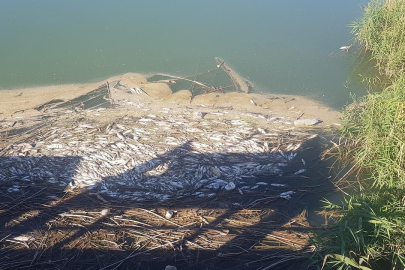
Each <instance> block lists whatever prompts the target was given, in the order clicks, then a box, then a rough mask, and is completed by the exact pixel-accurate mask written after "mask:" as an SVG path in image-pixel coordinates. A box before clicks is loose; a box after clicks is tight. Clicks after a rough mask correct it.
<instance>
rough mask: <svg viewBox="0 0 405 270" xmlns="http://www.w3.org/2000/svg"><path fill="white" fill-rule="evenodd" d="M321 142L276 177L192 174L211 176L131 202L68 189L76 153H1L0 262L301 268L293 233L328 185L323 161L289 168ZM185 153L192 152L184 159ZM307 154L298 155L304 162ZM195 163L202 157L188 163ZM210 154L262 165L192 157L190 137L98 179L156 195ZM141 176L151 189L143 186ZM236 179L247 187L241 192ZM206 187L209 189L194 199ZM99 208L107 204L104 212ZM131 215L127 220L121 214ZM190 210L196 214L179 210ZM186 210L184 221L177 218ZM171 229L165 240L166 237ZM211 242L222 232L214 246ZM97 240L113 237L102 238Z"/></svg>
mask: <svg viewBox="0 0 405 270" xmlns="http://www.w3.org/2000/svg"><path fill="white" fill-rule="evenodd" d="M319 140H320V139H315V140H314V141H310V142H307V143H304V144H303V145H302V147H301V149H303V151H302V152H298V155H297V157H296V158H295V160H293V161H292V162H290V163H289V166H288V169H287V170H284V173H283V175H279V174H276V173H274V172H273V171H269V172H268V173H261V174H252V175H249V177H244V178H243V180H241V181H235V182H236V183H237V188H235V189H233V190H230V191H226V190H225V189H224V186H220V187H219V188H214V189H212V188H211V189H209V188H207V185H209V184H210V183H211V182H215V181H216V180H217V179H220V178H221V176H218V177H216V178H215V177H214V178H213V177H211V180H210V181H211V182H210V181H208V182H206V183H205V184H204V185H197V186H196V185H195V184H196V183H198V181H199V180H201V179H203V178H208V179H209V176H210V175H204V174H203V175H198V177H197V178H196V179H197V180H196V181H195V182H187V183H185V184H184V185H182V186H181V187H175V188H173V189H171V190H170V192H169V193H170V196H167V197H163V198H162V197H148V198H146V199H144V200H140V201H137V202H134V201H131V200H127V199H126V198H127V197H125V196H124V197H119V196H118V197H109V196H108V193H103V192H102V189H101V187H100V183H97V184H96V185H94V186H91V187H89V188H88V189H83V190H77V191H74V192H66V187H68V186H69V183H70V182H72V181H73V180H74V176H75V173H76V170H75V169H76V167H77V166H78V164H80V161H81V160H82V157H75V156H72V157H40V158H35V157H20V156H15V157H0V165H1V169H0V177H1V179H0V180H1V181H2V182H1V186H0V192H1V193H0V198H1V209H0V211H1V212H0V224H2V225H1V228H0V239H1V244H2V247H1V249H0V268H1V269H20V268H26V269H27V268H28V269H30V268H33V269H36V268H38V269H39V268H40V269H62V268H63V269H65V268H66V269H75V268H78V269H164V266H165V265H167V264H172V265H176V267H177V269H230V268H232V269H257V268H259V267H263V266H265V265H271V263H275V262H279V261H280V260H285V261H284V262H283V261H281V262H279V263H277V264H276V265H275V267H278V269H288V268H286V267H287V266H291V265H294V264H293V263H298V265H299V266H297V264H296V268H293V269H298V268H299V267H301V266H302V265H303V262H302V261H300V259H302V257H300V256H298V255H297V254H298V253H296V252H301V251H303V250H304V249H305V248H307V242H306V241H305V239H302V241H300V239H301V238H305V236H306V235H307V234H308V233H309V232H310V230H311V229H312V228H311V226H309V224H308V222H307V221H306V218H305V212H306V211H307V210H308V207H307V206H308V202H310V201H315V200H318V201H319V199H321V198H322V196H323V195H324V193H321V192H323V191H325V190H332V188H333V186H332V184H331V183H330V181H328V180H326V179H325V177H324V176H323V175H324V172H320V171H318V169H319V170H321V169H322V168H323V166H325V165H324V164H322V163H318V164H317V165H316V166H315V167H312V168H309V167H307V168H308V170H307V172H306V173H305V174H304V175H302V174H296V172H297V171H298V170H299V169H301V168H302V167H303V164H302V161H301V158H302V157H304V156H305V155H306V154H307V153H308V148H310V150H311V151H310V153H311V154H310V157H319V156H320V151H322V147H321V146H320V141H319ZM306 150H307V151H306ZM218 155H219V156H218ZM190 156H192V157H193V159H189V161H188V159H187V158H190ZM310 157H307V156H305V158H306V159H307V160H308V161H309V159H308V158H310ZM267 158H268V160H262V161H263V162H268V161H269V160H271V161H274V162H277V157H276V156H275V154H272V153H269V154H268V156H267ZM195 160H197V161H199V163H198V164H195ZM212 161H215V162H216V163H215V165H216V166H222V165H225V164H227V165H228V166H232V165H235V164H240V163H241V162H253V161H256V162H258V161H259V163H260V162H261V160H260V159H258V155H257V153H243V154H240V153H228V154H227V155H223V154H221V153H203V154H196V153H194V152H193V146H192V141H188V142H186V143H184V144H183V145H180V146H179V147H176V148H174V149H173V150H170V151H168V152H166V153H164V154H162V155H159V156H158V157H156V158H153V159H150V160H149V161H147V162H146V163H143V164H140V165H137V166H135V167H133V168H132V169H130V170H127V171H126V172H124V173H123V174H120V175H116V176H109V177H105V178H103V179H102V182H104V183H110V184H111V183H115V182H118V181H119V180H120V179H131V178H134V179H138V180H137V181H138V183H139V185H137V186H134V187H122V186H116V187H115V186H113V185H110V187H111V188H112V189H114V192H117V191H120V192H121V193H122V194H127V195H128V194H140V193H146V192H151V190H152V191H156V192H158V191H159V192H162V187H163V186H164V185H163V184H165V183H164V182H165V181H166V182H167V181H170V179H172V180H173V181H175V180H176V179H175V177H174V176H175V175H178V171H179V170H185V169H186V171H188V172H187V173H190V174H195V171H193V170H198V168H199V166H202V165H204V164H205V163H206V162H212ZM162 164H166V165H168V166H167V170H166V171H164V172H163V173H161V174H160V175H150V174H149V172H150V171H152V170H153V169H155V168H157V167H158V166H160V165H162ZM176 177H177V176H176ZM226 180H227V181H231V179H226ZM148 181H149V182H155V183H156V186H155V187H151V186H150V185H146V184H145V183H147V182H148ZM159 181H161V182H159ZM61 183H62V184H61ZM257 183H262V184H261V185H257ZM142 184H145V186H142ZM272 184H274V185H272ZM283 185H284V186H283ZM243 186H247V187H249V188H246V189H242V187H243ZM122 189H126V190H124V191H123V190H122ZM125 191H128V192H129V193H128V192H127V193H125ZM288 191H291V192H294V193H291V195H290V196H291V197H290V198H289V197H288V196H280V194H282V193H283V192H288ZM207 193H209V194H211V195H210V196H202V197H201V196H200V195H201V194H207ZM212 194H213V195H212ZM179 197H180V198H179ZM154 198H155V199H154ZM156 198H159V199H160V200H157V199H156ZM161 199H163V200H161ZM103 209H105V210H108V211H106V212H105V213H103V212H102V210H103ZM165 209H169V210H172V211H174V213H175V215H174V218H173V219H166V218H165V217H164V216H165V213H164V210H165ZM131 211H132V212H131ZM187 211H188V212H187ZM96 212H98V213H96ZM130 212H131V213H132V214H133V215H132V216H131V220H130V221H131V222H132V223H131V222H128V219H129V218H126V217H127V216H128V215H129V214H128V213H130ZM141 212H142V213H144V215H140V214H139V213H141ZM191 212H192V213H193V215H194V216H191V217H190V216H187V215H185V214H184V213H191ZM78 213H79V214H78ZM134 213H135V214H134ZM145 213H146V214H145ZM183 214H184V220H185V221H184V220H182V219H181V218H182V215H183ZM69 215H72V216H69ZM75 215H77V216H75ZM137 215H138V216H137ZM250 217H251V218H250ZM69 218H73V221H72V220H70V219H69ZM135 218H136V219H135ZM125 219H127V221H123V220H125ZM152 219H153V221H152ZM187 219H189V220H190V221H191V223H187ZM133 221H136V222H137V223H134V222H133ZM134 224H135V225H134ZM139 224H146V225H148V226H146V227H145V225H142V226H143V227H142V226H141V227H142V228H141V229H139V231H134V228H140V225H139ZM134 226H135V227H134ZM136 226H138V227H136ZM137 230H138V229H137ZM165 230H166V231H167V233H164V234H163V233H162V232H161V231H165ZM145 231H146V232H153V234H151V235H150V236H147V237H146V238H148V237H149V238H148V239H147V240H139V239H141V236H140V234H141V233H145ZM177 231H182V232H183V231H185V232H184V233H183V234H182V236H181V237H180V236H176V232H177ZM156 232H159V233H156ZM130 233H132V234H136V236H133V235H130ZM92 234H98V237H99V240H100V241H99V242H97V243H96V242H92V241H91V240H90V243H89V245H87V244H86V243H87V242H88V241H89V240H88V239H89V237H90V236H89V235H92ZM168 235H170V237H172V238H171V239H172V240H170V241H169V240H167V239H168V238H167V237H168ZM163 236H164V237H163ZM21 237H28V240H27V239H22V238H21ZM207 237H210V238H207ZM104 238H105V239H104ZM110 239H116V242H114V241H112V240H110ZM215 239H219V240H218V241H217V242H218V244H215V243H216V240H215ZM103 241H105V242H106V243H107V242H110V243H111V244H112V242H114V243H115V244H112V245H102V244H100V243H102V242H103ZM209 242H210V243H209ZM103 243H104V242H103ZM139 243H142V244H139ZM148 243H154V246H155V247H156V246H159V244H160V248H154V249H151V248H150V247H149V246H148V245H147V244H148ZM143 244H144V245H143ZM89 247H90V248H89ZM213 247H214V248H213ZM286 254H289V255H286ZM291 254H294V255H291ZM286 256H290V259H291V260H288V259H286ZM294 256H295V257H294ZM305 263H308V261H305V262H304V264H305ZM272 269H277V268H272Z"/></svg>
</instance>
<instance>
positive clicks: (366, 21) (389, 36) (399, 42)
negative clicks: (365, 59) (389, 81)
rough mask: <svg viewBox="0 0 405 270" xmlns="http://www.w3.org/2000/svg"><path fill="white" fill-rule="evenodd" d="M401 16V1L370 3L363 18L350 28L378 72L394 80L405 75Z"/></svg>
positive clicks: (403, 7) (404, 5)
mask: <svg viewBox="0 0 405 270" xmlns="http://www.w3.org/2000/svg"><path fill="white" fill-rule="evenodd" d="M404 14H405V1H404V0H386V1H381V0H372V1H371V2H370V3H369V4H368V5H367V6H366V7H365V8H364V14H363V16H362V18H361V19H360V20H358V21H356V22H354V23H353V25H352V27H353V28H352V29H353V30H352V33H354V34H355V35H356V39H357V41H359V42H360V44H361V45H362V46H364V48H365V49H366V50H369V51H371V53H372V54H373V57H374V58H375V59H376V60H377V65H378V67H379V69H380V72H381V73H383V74H385V75H387V76H389V77H393V78H398V77H400V76H401V75H402V74H403V73H404V71H405V16H404Z"/></svg>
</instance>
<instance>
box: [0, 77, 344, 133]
mask: <svg viewBox="0 0 405 270" xmlns="http://www.w3.org/2000/svg"><path fill="white" fill-rule="evenodd" d="M107 81H108V82H110V83H111V84H114V82H118V81H119V84H120V86H121V87H117V88H112V89H111V98H112V99H113V100H114V102H115V103H119V104H120V105H122V106H131V105H134V104H142V105H146V106H148V107H150V108H151V109H152V110H155V109H156V110H157V109H159V108H162V107H179V106H185V105H190V106H193V105H202V106H207V107H211V108H218V109H221V108H223V107H229V108H232V109H234V110H242V111H249V112H256V113H274V114H278V115H285V116H288V117H291V118H296V119H302V118H316V119H320V120H322V124H321V125H322V126H325V125H334V124H337V123H339V117H340V112H339V111H336V110H334V109H331V108H329V107H328V106H325V105H323V104H321V103H319V102H317V101H314V100H311V99H308V98H305V97H302V96H291V95H282V94H254V93H252V94H245V93H225V94H223V93H210V94H203V95H198V96H195V97H194V98H192V95H191V93H190V91H188V90H181V91H178V92H176V93H172V91H171V90H170V87H169V85H168V84H165V83H148V82H147V79H146V77H145V76H143V75H141V74H137V73H128V74H124V75H121V76H116V77H112V78H109V79H107V80H104V81H100V82H97V83H89V84H69V85H55V86H44V87H35V88H23V89H14V90H1V91H0V121H1V120H3V121H12V120H13V119H14V120H15V119H21V118H22V117H25V118H27V117H30V116H38V115H41V114H42V113H41V112H39V111H37V110H35V108H37V107H38V106H41V105H43V104H46V103H48V102H51V101H52V100H56V99H57V100H63V101H69V100H72V99H74V98H77V97H80V96H83V95H85V94H86V93H89V92H90V91H92V90H94V89H97V88H98V87H99V86H101V85H103V84H105V83H106V82H107ZM137 88H138V89H142V90H143V91H144V92H143V93H144V94H143V95H142V94H137V93H136V92H135V90H134V89H137ZM131 89H132V90H131Z"/></svg>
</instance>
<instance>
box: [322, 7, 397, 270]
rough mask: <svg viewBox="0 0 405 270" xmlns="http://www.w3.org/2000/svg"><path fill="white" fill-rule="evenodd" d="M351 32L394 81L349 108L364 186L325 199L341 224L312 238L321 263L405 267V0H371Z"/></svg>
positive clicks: (349, 131) (346, 125)
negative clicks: (349, 193)
mask: <svg viewBox="0 0 405 270" xmlns="http://www.w3.org/2000/svg"><path fill="white" fill-rule="evenodd" d="M353 33H354V34H355V35H356V39H357V40H358V41H359V42H360V44H361V45H362V46H363V47H364V49H365V50H369V51H370V52H371V53H372V55H373V57H374V58H375V60H376V62H377V65H378V67H379V70H380V73H381V74H383V75H385V76H388V77H390V78H391V81H392V82H393V83H392V85H390V86H389V87H388V88H386V89H384V90H383V91H382V92H380V93H374V94H368V95H367V96H366V97H363V98H361V99H360V100H358V101H356V102H355V103H353V104H351V105H350V106H348V107H347V108H346V109H345V111H344V114H343V125H342V129H341V132H342V137H344V138H345V139H348V140H347V142H348V143H346V144H345V145H344V146H342V147H341V149H339V153H340V154H341V158H342V159H345V160H346V162H347V163H348V164H350V166H352V169H351V170H350V171H353V172H358V174H357V175H356V177H357V180H358V183H359V190H358V191H357V193H356V194H355V195H353V196H350V197H348V198H346V200H345V201H344V202H343V203H342V204H340V205H336V204H332V203H330V202H327V201H326V202H325V203H326V205H325V208H326V210H328V211H327V212H328V213H329V214H331V215H333V216H335V217H337V223H336V225H334V226H333V227H330V228H329V229H330V230H328V231H327V232H326V233H321V234H318V235H316V237H315V238H314V243H315V245H316V247H317V250H318V252H319V253H317V254H318V255H319V254H321V255H323V258H324V265H323V267H325V266H328V267H331V268H336V269H341V270H343V269H344V270H348V269H362V270H369V269H405V0H386V1H377V0H372V1H371V2H370V3H369V4H368V5H367V6H366V7H365V10H364V15H363V17H362V18H361V19H360V20H359V21H357V22H355V23H354V24H353ZM366 175H367V176H366Z"/></svg>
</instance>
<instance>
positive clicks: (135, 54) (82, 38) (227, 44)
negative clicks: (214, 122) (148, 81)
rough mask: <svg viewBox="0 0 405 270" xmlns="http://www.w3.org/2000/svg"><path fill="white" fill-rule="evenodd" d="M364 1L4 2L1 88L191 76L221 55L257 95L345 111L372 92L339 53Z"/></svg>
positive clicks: (354, 60)
mask: <svg viewBox="0 0 405 270" xmlns="http://www.w3.org/2000/svg"><path fill="white" fill-rule="evenodd" d="M364 2H366V0H342V1H332V0H308V1H302V0H286V1H270V0H264V1H248V0H221V1H218V0H206V1H191V0H176V1H174V0H172V1H169V0H166V1H163V0H161V1H157V0H149V1H134V0H120V1H109V0H87V1H79V0H70V1H62V0H37V1H33V0H31V1H27V0H13V1H1V2H0V59H1V61H0V89H4V88H16V87H28V86H37V85H49V84H61V83H81V82H90V81H96V80H99V79H102V78H107V77H109V76H112V75H116V74H120V73H124V72H141V73H153V72H167V73H172V74H176V75H193V74H194V73H195V72H196V70H197V69H198V71H199V72H200V71H204V70H207V69H209V68H212V67H214V66H215V65H216V63H215V61H214V57H215V56H219V57H221V58H223V59H225V60H227V62H228V63H229V64H230V65H231V66H232V67H233V68H235V69H236V70H237V71H239V72H240V73H241V74H242V75H243V76H246V77H248V78H249V79H250V80H251V81H252V82H254V83H255V85H256V88H257V90H258V91H265V92H277V93H288V94H304V95H307V96H310V97H313V98H315V99H318V100H321V101H325V102H326V103H328V104H329V105H331V106H333V107H336V108H340V107H341V106H343V105H344V104H345V103H346V102H348V101H349V100H350V92H352V93H357V95H359V94H362V93H364V88H365V86H364V85H362V84H360V83H359V77H358V76H356V74H357V70H358V68H357V67H358V65H359V63H358V57H357V55H353V54H342V53H340V52H339V47H341V46H343V45H348V44H350V43H351V42H352V41H351V39H352V36H351V35H350V34H349V32H350V29H349V28H348V27H347V25H348V24H349V23H350V22H352V21H353V20H355V19H357V18H358V17H359V16H360V15H361V4H362V3H364ZM363 68H364V67H363ZM365 68H366V69H368V67H367V65H366V67H365Z"/></svg>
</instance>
